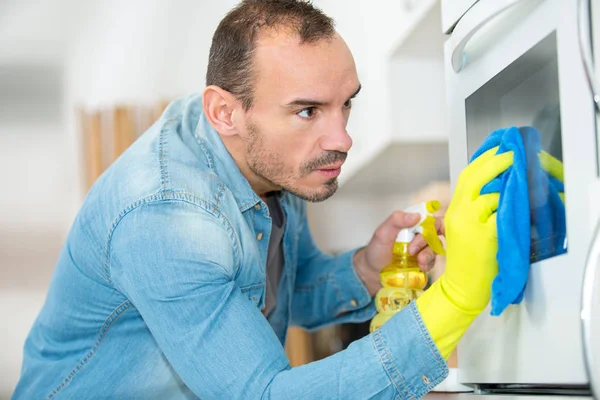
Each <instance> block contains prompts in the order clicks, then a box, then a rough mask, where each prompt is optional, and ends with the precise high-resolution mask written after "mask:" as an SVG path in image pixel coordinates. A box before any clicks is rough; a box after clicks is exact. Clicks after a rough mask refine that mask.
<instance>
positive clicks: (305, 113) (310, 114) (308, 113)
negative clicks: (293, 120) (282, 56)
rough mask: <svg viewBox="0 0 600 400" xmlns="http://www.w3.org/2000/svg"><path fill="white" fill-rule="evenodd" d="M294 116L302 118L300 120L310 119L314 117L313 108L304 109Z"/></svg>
mask: <svg viewBox="0 0 600 400" xmlns="http://www.w3.org/2000/svg"><path fill="white" fill-rule="evenodd" d="M296 115H298V116H299V117H302V118H306V119H310V118H312V117H313V116H314V115H315V108H314V107H307V108H304V109H302V110H300V111H298V112H297V113H296Z"/></svg>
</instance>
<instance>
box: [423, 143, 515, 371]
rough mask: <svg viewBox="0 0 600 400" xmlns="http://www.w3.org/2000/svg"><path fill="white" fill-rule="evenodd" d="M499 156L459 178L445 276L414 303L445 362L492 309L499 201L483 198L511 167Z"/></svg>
mask: <svg viewBox="0 0 600 400" xmlns="http://www.w3.org/2000/svg"><path fill="white" fill-rule="evenodd" d="M497 150H498V148H497V147H495V148H493V149H490V150H488V151H487V152H485V153H483V154H482V155H481V156H479V157H478V158H477V159H476V160H475V161H473V162H472V163H471V164H469V165H468V166H467V167H466V168H465V169H464V170H463V172H462V173H461V174H460V177H459V179H458V183H457V185H456V190H455V192H454V195H453V197H452V201H451V203H450V207H449V208H448V211H447V213H446V216H445V218H444V224H445V230H446V270H445V271H444V273H443V274H442V276H441V277H440V278H439V279H438V280H437V281H436V282H434V284H433V285H432V286H431V287H430V288H429V289H428V290H426V291H425V293H423V294H422V295H421V297H419V298H418V299H417V300H416V305H417V308H418V309H419V312H420V313H421V316H422V319H423V322H424V323H425V326H426V327H427V330H428V331H429V333H430V335H431V337H432V339H433V341H434V342H435V344H436V346H437V347H438V349H439V351H440V353H441V354H442V356H443V357H444V359H446V360H447V359H448V357H449V356H450V353H451V352H452V350H454V348H455V347H456V345H457V344H458V341H459V340H460V338H461V337H462V335H463V334H464V333H465V332H466V330H467V328H468V327H469V325H470V324H471V323H472V322H473V320H474V319H475V317H476V316H477V315H478V314H479V313H481V312H482V311H483V310H484V309H485V307H486V306H487V304H488V303H489V301H490V298H491V293H492V281H493V280H494V278H495V277H496V274H497V273H498V263H497V261H496V253H497V251H498V237H497V232H496V210H497V209H498V200H499V197H500V195H499V194H498V193H491V194H486V195H480V194H479V192H480V191H481V188H482V187H483V186H485V185H486V184H487V183H488V182H490V181H491V180H493V179H494V178H495V177H497V176H498V175H499V174H501V173H502V172H504V171H505V170H506V169H507V168H508V167H509V166H511V165H512V162H513V153H512V152H507V153H503V154H500V155H495V153H496V151H497Z"/></svg>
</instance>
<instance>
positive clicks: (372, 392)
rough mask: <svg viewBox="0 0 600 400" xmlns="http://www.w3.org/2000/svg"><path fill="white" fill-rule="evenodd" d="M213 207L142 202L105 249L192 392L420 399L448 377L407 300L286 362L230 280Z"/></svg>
mask: <svg viewBox="0 0 600 400" xmlns="http://www.w3.org/2000/svg"><path fill="white" fill-rule="evenodd" d="M210 210H211V211H210V212H209V211H208V210H205V209H203V208H201V207H200V206H198V205H195V204H191V203H188V202H185V201H169V202H156V203H152V204H147V205H144V206H141V207H139V208H137V209H134V210H133V211H131V212H129V213H128V214H127V215H126V216H125V217H124V218H123V219H122V220H121V221H120V222H119V225H118V226H117V228H116V230H115V232H114V234H113V237H112V240H111V246H110V249H109V251H110V259H111V265H110V273H111V279H112V282H113V283H114V285H115V286H116V287H118V288H119V289H120V290H121V291H122V292H123V293H124V294H125V295H126V296H127V297H128V298H129V299H130V300H131V301H132V303H133V304H134V306H135V307H136V308H137V310H138V311H139V312H140V314H141V316H142V317H143V319H144V321H145V322H146V324H147V326H148V328H149V329H150V331H151V332H152V335H153V336H154V338H155V339H156V342H157V343H158V345H159V347H160V348H161V350H162V351H163V353H164V354H165V356H166V358H167V359H168V360H169V362H170V364H171V365H172V366H173V368H174V370H175V371H176V372H177V374H178V375H179V376H180V377H181V379H182V380H183V382H184V383H185V384H186V385H187V386H188V387H189V388H190V389H191V390H192V391H193V392H194V393H195V394H196V395H197V396H198V397H200V398H223V399H237V398H249V399H261V398H264V399H268V398H277V399H279V398H284V397H285V398H288V399H295V398H319V399H326V398H348V399H352V398H355V399H367V398H389V399H393V398H395V397H396V396H397V395H398V394H399V393H400V394H401V396H402V397H421V396H423V395H424V394H425V393H427V392H428V391H429V390H431V389H432V388H433V387H434V386H435V385H436V384H437V383H439V382H440V381H441V380H442V379H443V378H444V377H445V376H446V374H447V369H446V366H445V363H444V361H443V359H442V357H441V356H440V354H439V352H438V351H437V349H436V347H435V345H434V344H433V342H432V340H431V338H430V337H429V334H428V333H427V330H426V329H425V326H424V324H423V322H422V321H421V318H420V316H419V313H418V312H417V310H416V308H415V307H414V306H411V307H409V308H406V309H405V310H404V311H403V312H401V313H399V314H398V315H397V316H395V317H394V318H392V319H391V320H390V321H389V322H388V323H387V324H386V326H384V327H382V328H381V329H380V330H378V331H377V332H376V333H375V334H373V335H369V336H367V337H365V338H363V339H361V340H358V341H356V342H354V343H353V344H352V345H351V346H350V347H349V348H348V349H347V350H344V351H342V352H339V353H337V354H335V355H333V356H331V357H328V358H326V359H323V360H320V361H318V362H314V363H310V364H307V365H304V366H302V367H298V368H293V369H292V368H290V366H289V362H288V359H287V357H286V355H285V351H284V349H283V347H282V346H281V344H280V342H279V341H278V339H277V338H276V336H275V334H274V332H273V330H272V329H271V327H270V325H269V324H268V322H267V320H266V319H265V317H264V316H263V315H262V314H261V313H260V311H259V310H258V309H257V307H256V306H255V305H254V303H253V302H252V301H251V300H249V299H248V296H247V295H246V294H244V293H242V291H241V289H240V288H239V287H238V285H237V284H236V282H235V280H234V279H233V276H234V273H235V271H236V269H237V268H238V267H240V266H241V267H242V268H243V260H241V259H240V258H239V256H237V255H236V253H235V252H234V247H233V242H232V240H233V239H234V237H233V236H232V232H233V231H232V230H231V229H230V227H229V229H228V227H227V222H226V219H225V218H223V217H222V216H221V215H219V214H218V212H217V211H215V210H214V209H210ZM207 232H210V233H209V234H207ZM400 332H401V334H399V333H400Z"/></svg>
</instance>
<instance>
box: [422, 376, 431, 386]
mask: <svg viewBox="0 0 600 400" xmlns="http://www.w3.org/2000/svg"><path fill="white" fill-rule="evenodd" d="M421 379H423V383H424V384H426V385H429V383H430V381H429V378H428V377H426V376H425V375H423V376H421Z"/></svg>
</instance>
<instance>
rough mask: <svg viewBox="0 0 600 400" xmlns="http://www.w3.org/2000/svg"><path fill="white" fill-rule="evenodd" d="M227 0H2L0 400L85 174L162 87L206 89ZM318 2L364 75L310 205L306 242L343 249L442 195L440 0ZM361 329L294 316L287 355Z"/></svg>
mask: <svg viewBox="0 0 600 400" xmlns="http://www.w3.org/2000/svg"><path fill="white" fill-rule="evenodd" d="M236 3H237V2H236V1H233V0H221V1H218V2H217V1H209V0H194V1H192V0H175V1H168V2H167V1H165V0H144V1H142V0H128V1H117V0H102V1H98V0H88V1H85V2H81V1H79V2H78V1H75V0H20V1H16V0H1V1H0V170H1V171H2V172H1V175H0V176H1V177H2V189H0V192H1V195H0V317H1V320H2V323H1V328H0V346H1V349H2V350H1V354H2V356H1V357H0V376H1V378H0V398H9V397H10V394H11V393H12V390H13V388H14V386H15V384H16V382H17V380H18V377H19V371H20V367H21V359H22V354H21V353H22V347H23V343H24V340H25V337H26V335H27V333H28V331H29V329H30V327H31V325H32V323H33V321H34V319H35V317H36V315H37V313H38V311H39V309H40V308H41V306H42V304H43V301H44V297H45V293H46V290H47V287H48V284H49V282H50V279H51V276H52V271H53V269H54V263H55V261H56V259H57V256H58V253H59V251H60V248H61V246H62V244H63V242H64V240H65V238H66V235H67V232H68V230H69V227H70V224H71V222H72V220H73V218H74V216H75V214H76V213H77V210H78V208H79V207H80V205H81V204H82V201H83V199H84V197H85V194H86V192H87V190H88V188H89V187H90V186H91V184H92V183H93V182H94V180H95V179H96V178H97V177H98V176H99V174H101V173H102V171H103V170H104V169H105V168H106V167H108V166H109V165H110V164H111V163H112V162H113V161H114V159H115V158H116V157H118V156H119V154H120V153H121V152H122V151H123V150H124V149H125V148H127V146H129V145H130V144H131V143H132V142H133V141H134V140H135V139H136V138H137V137H138V136H139V135H140V134H141V133H143V131H144V130H145V129H146V128H147V127H148V126H149V125H150V124H151V123H152V122H153V121H154V120H155V119H156V118H158V116H159V115H160V113H161V111H162V110H163V109H164V107H165V106H166V104H168V102H169V101H170V100H172V99H175V98H177V97H178V96H182V95H186V94H189V93H191V92H197V91H201V90H202V89H203V86H204V75H205V70H206V64H207V60H208V52H209V47H210V42H211V38H212V33H213V31H214V30H215V28H216V26H217V24H218V22H219V21H220V19H221V18H222V17H223V16H224V14H225V13H226V12H227V11H228V10H229V9H230V8H232V7H233V6H234V5H235V4H236ZM314 4H315V5H317V6H318V7H320V8H322V9H323V10H324V11H325V12H326V13H328V14H329V15H330V16H332V17H333V18H334V19H335V20H336V22H337V28H338V31H339V32H340V33H341V35H342V36H343V37H344V38H345V39H346V41H347V43H348V45H349V46H350V48H351V50H352V51H353V54H354V57H355V60H356V63H357V67H358V72H359V77H360V79H361V83H362V85H363V91H362V92H361V94H360V96H359V98H358V99H357V100H356V102H355V103H354V109H353V113H352V116H351V119H350V123H349V127H348V130H349V132H350V133H351V135H352V136H353V140H354V147H353V149H352V151H351V153H350V156H349V158H348V161H347V162H346V164H345V166H344V171H343V172H342V175H341V177H340V183H341V187H340V190H339V192H338V193H337V194H336V195H335V196H334V197H333V198H331V199H330V200H328V201H326V202H324V203H320V204H312V205H310V208H309V217H310V223H311V229H312V231H313V235H314V236H315V239H316V241H317V243H318V244H319V245H320V247H321V248H322V249H323V250H325V251H329V252H332V253H338V252H342V251H345V250H348V249H351V248H355V247H358V246H362V245H364V244H366V242H367V241H368V240H369V238H370V236H371V235H372V233H373V231H374V229H375V228H376V227H377V226H378V225H379V224H380V223H381V222H382V221H383V220H384V219H385V218H386V217H387V216H388V215H389V214H390V213H391V212H392V211H394V210H395V209H401V208H404V207H407V206H409V205H411V204H413V203H414V202H416V201H421V200H429V199H438V200H440V201H441V202H442V204H443V205H447V203H448V200H449V184H448V180H449V173H448V145H447V136H448V135H447V132H446V130H445V128H446V118H447V116H446V110H445V91H444V72H443V65H442V62H443V42H444V40H445V38H444V36H443V35H442V33H441V26H440V5H439V1H438V0H379V1H377V2H367V1H364V0H345V1H340V0H315V1H314ZM440 268H443V266H440ZM438 272H439V269H438ZM367 329H368V328H367V325H364V324H363V325H358V326H338V327H332V328H328V329H325V330H323V331H321V332H317V333H312V334H308V333H306V332H303V331H300V330H297V329H294V330H293V331H292V332H291V333H290V341H289V343H288V355H289V356H290V359H291V361H292V364H293V365H299V364H302V363H305V362H310V361H312V360H315V359H318V358H321V357H325V356H327V355H329V354H331V353H333V352H335V351H339V350H340V349H343V348H344V347H345V346H347V345H348V343H350V342H351V341H352V340H355V339H357V338H359V337H362V336H363V335H364V334H366V333H367Z"/></svg>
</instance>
